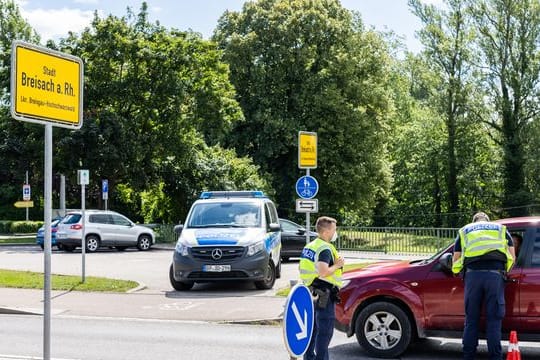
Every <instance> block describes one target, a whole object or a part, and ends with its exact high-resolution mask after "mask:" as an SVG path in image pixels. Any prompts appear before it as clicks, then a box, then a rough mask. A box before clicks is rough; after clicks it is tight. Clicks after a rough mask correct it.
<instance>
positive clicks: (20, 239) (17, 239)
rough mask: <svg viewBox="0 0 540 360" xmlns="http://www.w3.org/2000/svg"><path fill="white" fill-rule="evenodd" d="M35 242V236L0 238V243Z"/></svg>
mask: <svg viewBox="0 0 540 360" xmlns="http://www.w3.org/2000/svg"><path fill="white" fill-rule="evenodd" d="M35 242H36V237H35V236H32V237H20V236H17V237H12V238H6V239H0V244H34V243H35Z"/></svg>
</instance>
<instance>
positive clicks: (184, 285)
mask: <svg viewBox="0 0 540 360" xmlns="http://www.w3.org/2000/svg"><path fill="white" fill-rule="evenodd" d="M173 271H174V270H173V265H172V264H171V267H170V268H169V280H170V281H171V285H172V287H173V288H174V290H178V291H185V290H189V289H191V288H192V287H193V284H194V283H193V281H190V282H182V281H176V280H175V279H174V276H173Z"/></svg>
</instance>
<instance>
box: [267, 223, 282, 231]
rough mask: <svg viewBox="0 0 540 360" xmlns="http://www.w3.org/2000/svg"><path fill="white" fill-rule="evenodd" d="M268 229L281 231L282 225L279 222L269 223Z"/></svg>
mask: <svg viewBox="0 0 540 360" xmlns="http://www.w3.org/2000/svg"><path fill="white" fill-rule="evenodd" d="M268 229H270V231H281V225H279V224H278V223H270V225H268Z"/></svg>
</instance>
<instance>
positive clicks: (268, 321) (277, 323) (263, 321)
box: [219, 317, 283, 326]
mask: <svg viewBox="0 0 540 360" xmlns="http://www.w3.org/2000/svg"><path fill="white" fill-rule="evenodd" d="M219 323H220V324H233V325H271V326H281V324H282V323H283V318H282V317H278V318H271V319H258V320H227V321H220V322H219Z"/></svg>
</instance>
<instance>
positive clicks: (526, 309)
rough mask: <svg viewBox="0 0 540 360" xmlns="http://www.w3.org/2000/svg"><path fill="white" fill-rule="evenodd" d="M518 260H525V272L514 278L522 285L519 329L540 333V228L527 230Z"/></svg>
mask: <svg viewBox="0 0 540 360" xmlns="http://www.w3.org/2000/svg"><path fill="white" fill-rule="evenodd" d="M518 260H522V261H523V272H522V273H521V274H520V276H519V277H515V278H514V279H513V280H514V281H516V282H517V283H518V284H519V287H520V297H519V308H520V314H521V323H520V327H519V328H517V329H518V330H521V331H522V332H529V333H540V297H539V295H538V294H540V228H536V227H531V228H529V229H527V230H526V231H525V233H524V236H523V244H522V245H521V250H520V255H519V257H518ZM517 300H518V299H516V301H517Z"/></svg>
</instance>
